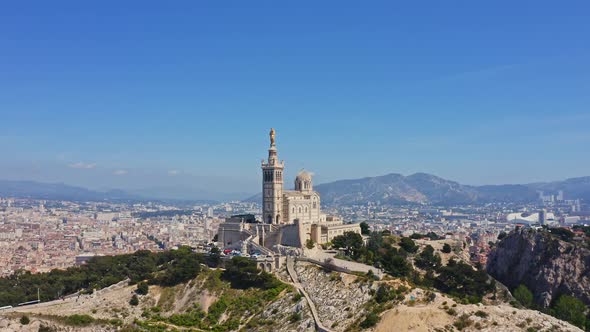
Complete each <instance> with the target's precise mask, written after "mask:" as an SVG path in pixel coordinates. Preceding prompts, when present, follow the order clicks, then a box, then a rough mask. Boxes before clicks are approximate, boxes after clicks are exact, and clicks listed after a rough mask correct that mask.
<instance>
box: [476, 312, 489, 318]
mask: <svg viewBox="0 0 590 332" xmlns="http://www.w3.org/2000/svg"><path fill="white" fill-rule="evenodd" d="M475 315H476V316H477V317H481V318H487V317H488V316H489V315H488V313H487V312H485V311H481V310H478V311H476V312H475Z"/></svg>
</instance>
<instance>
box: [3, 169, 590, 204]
mask: <svg viewBox="0 0 590 332" xmlns="http://www.w3.org/2000/svg"><path fill="white" fill-rule="evenodd" d="M174 189H175V190H170V188H165V187H154V188H149V189H145V190H132V191H125V190H107V191H96V190H90V189H86V188H82V187H76V186H70V185H66V184H63V183H41V182H35V181H8V180H0V196H1V197H19V198H34V199H48V200H71V201H145V200H161V201H191V202H195V201H199V202H205V201H206V202H213V201H215V200H217V201H219V200H222V201H223V200H225V196H227V197H228V199H234V197H236V195H237V194H229V193H228V194H220V193H215V197H210V196H211V195H208V194H207V193H206V192H202V193H197V194H198V195H197V194H195V193H194V192H193V191H194V190H193V191H190V190H189V189H186V188H184V189H183V188H180V189H183V190H182V192H181V194H179V193H178V192H179V190H178V189H179V188H174ZM314 189H315V190H316V191H318V192H319V193H320V194H321V197H322V203H323V204H327V205H364V204H367V203H369V202H373V203H377V202H378V203H379V204H383V205H397V204H408V203H410V204H412V203H414V204H443V205H445V204H471V203H493V202H516V203H526V202H534V201H536V200H538V197H539V194H538V191H543V192H545V193H546V194H557V192H558V191H559V190H563V192H564V198H565V199H582V200H584V201H586V202H588V201H590V176H586V177H578V178H571V179H567V180H564V181H555V182H537V183H529V184H505V185H484V186H471V185H463V184H460V183H458V182H455V181H450V180H446V179H443V178H440V177H438V176H434V175H431V174H426V173H416V174H412V175H409V176H404V175H401V174H396V173H392V174H387V175H383V176H376V177H365V178H361V179H353V180H339V181H334V182H329V183H324V184H319V185H316V186H315V187H314ZM195 195H196V196H198V197H196V196H195ZM244 196H247V194H242V197H244ZM207 198H210V199H211V200H207ZM245 201H252V202H261V201H262V196H261V194H257V195H254V196H251V197H250V198H248V199H246V200H245Z"/></svg>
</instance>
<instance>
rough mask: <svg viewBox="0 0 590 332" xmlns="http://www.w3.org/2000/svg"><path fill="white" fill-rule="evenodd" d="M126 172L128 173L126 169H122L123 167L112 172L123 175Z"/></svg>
mask: <svg viewBox="0 0 590 332" xmlns="http://www.w3.org/2000/svg"><path fill="white" fill-rule="evenodd" d="M127 173H129V172H128V171H126V170H124V169H118V170H116V171H114V172H113V174H115V175H125V174H127Z"/></svg>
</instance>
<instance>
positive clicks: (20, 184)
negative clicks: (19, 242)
mask: <svg viewBox="0 0 590 332" xmlns="http://www.w3.org/2000/svg"><path fill="white" fill-rule="evenodd" d="M167 194H168V192H166V191H165V188H160V189H158V188H151V189H146V190H144V191H141V190H134V191H125V190H119V189H114V190H105V191H98V190H91V189H87V188H82V187H77V186H71V185H67V184H63V183H43V182H36V181H12V180H0V197H16V198H32V199H46V200H64V201H76V202H84V201H94V202H100V201H116V202H121V201H126V202H140V201H148V200H150V201H151V200H154V201H173V202H176V203H178V202H186V201H190V202H191V203H194V202H197V201H198V202H203V203H214V202H215V201H214V200H201V199H190V200H188V199H181V198H179V197H176V196H173V195H171V194H170V195H169V196H168V195H167Z"/></svg>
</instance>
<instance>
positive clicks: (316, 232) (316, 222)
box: [219, 129, 361, 248]
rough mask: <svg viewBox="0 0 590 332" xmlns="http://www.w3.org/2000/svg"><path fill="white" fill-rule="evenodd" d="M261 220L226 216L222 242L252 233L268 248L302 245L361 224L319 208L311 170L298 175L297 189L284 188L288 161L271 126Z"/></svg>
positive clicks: (328, 238)
mask: <svg viewBox="0 0 590 332" xmlns="http://www.w3.org/2000/svg"><path fill="white" fill-rule="evenodd" d="M261 168H262V224H264V225H261V224H259V223H258V222H257V221H255V220H250V221H248V220H245V219H244V218H242V216H235V217H232V218H227V219H226V221H225V222H224V223H222V224H221V225H220V226H219V239H220V242H221V243H223V244H224V246H227V245H235V244H237V243H240V242H243V241H246V239H247V238H249V237H255V236H254V235H256V234H258V235H260V236H257V237H255V238H258V240H256V241H259V242H260V244H262V245H264V246H267V247H269V248H271V247H273V246H274V245H276V244H280V245H281V246H288V247H303V246H304V245H305V244H306V242H307V241H309V240H311V241H313V242H314V243H320V244H321V243H326V242H330V241H331V240H332V239H333V238H334V237H336V236H338V235H342V234H344V233H346V232H355V233H359V234H360V233H361V228H360V225H359V224H345V223H344V222H343V220H342V219H340V218H339V217H337V216H330V215H326V214H325V213H322V212H321V209H320V194H319V193H318V192H316V191H313V180H312V174H311V173H309V172H306V171H301V172H299V174H298V175H297V177H296V178H295V183H294V184H295V190H284V188H283V171H284V169H285V162H284V161H280V162H279V159H278V153H277V146H276V142H275V130H274V129H271V130H270V148H269V149H268V159H267V160H263V161H262V165H261Z"/></svg>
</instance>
